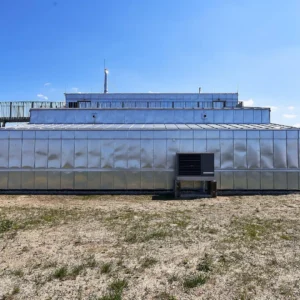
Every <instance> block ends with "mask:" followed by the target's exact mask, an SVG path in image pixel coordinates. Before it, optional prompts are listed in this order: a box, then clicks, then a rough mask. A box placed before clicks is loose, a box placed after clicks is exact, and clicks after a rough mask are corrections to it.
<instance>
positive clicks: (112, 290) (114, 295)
mask: <svg viewBox="0 0 300 300" xmlns="http://www.w3.org/2000/svg"><path fill="white" fill-rule="evenodd" d="M127 287H128V283H127V280H125V279H117V280H115V281H113V282H112V283H111V284H110V285H109V288H108V290H109V291H108V293H107V294H106V295H104V296H102V297H100V298H98V300H121V299H122V293H123V290H124V289H125V288H127Z"/></svg>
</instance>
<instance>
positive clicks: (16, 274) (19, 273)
mask: <svg viewBox="0 0 300 300" xmlns="http://www.w3.org/2000/svg"><path fill="white" fill-rule="evenodd" d="M11 273H12V274H13V275H14V276H18V277H23V275H24V272H23V271H22V270H21V269H17V270H14V271H12V272H11Z"/></svg>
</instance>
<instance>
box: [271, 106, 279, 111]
mask: <svg viewBox="0 0 300 300" xmlns="http://www.w3.org/2000/svg"><path fill="white" fill-rule="evenodd" d="M270 108H271V111H276V110H277V109H278V107H277V106H270Z"/></svg>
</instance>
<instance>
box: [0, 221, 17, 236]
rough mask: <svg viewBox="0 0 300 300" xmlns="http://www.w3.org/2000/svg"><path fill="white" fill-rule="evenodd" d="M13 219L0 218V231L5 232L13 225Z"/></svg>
mask: <svg viewBox="0 0 300 300" xmlns="http://www.w3.org/2000/svg"><path fill="white" fill-rule="evenodd" d="M13 224H14V223H13V221H11V220H8V219H3V220H0V233H3V232H6V231H8V230H10V229H11V228H12V227H13Z"/></svg>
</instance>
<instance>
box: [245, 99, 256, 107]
mask: <svg viewBox="0 0 300 300" xmlns="http://www.w3.org/2000/svg"><path fill="white" fill-rule="evenodd" d="M243 104H244V106H253V104H254V101H253V100H252V99H249V100H245V101H243Z"/></svg>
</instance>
